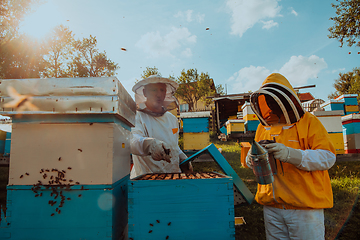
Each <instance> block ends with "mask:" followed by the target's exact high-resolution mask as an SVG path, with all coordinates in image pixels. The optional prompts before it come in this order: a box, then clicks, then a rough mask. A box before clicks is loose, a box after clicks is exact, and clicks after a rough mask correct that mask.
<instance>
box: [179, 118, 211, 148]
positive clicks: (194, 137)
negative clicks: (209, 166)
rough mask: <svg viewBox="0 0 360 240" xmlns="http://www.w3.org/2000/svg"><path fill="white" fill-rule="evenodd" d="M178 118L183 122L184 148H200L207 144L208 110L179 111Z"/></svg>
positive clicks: (208, 138)
mask: <svg viewBox="0 0 360 240" xmlns="http://www.w3.org/2000/svg"><path fill="white" fill-rule="evenodd" d="M180 118H181V120H182V122H183V140H184V150H186V151H193V150H200V149H203V148H204V147H206V146H207V145H209V142H210V132H209V118H210V112H209V111H206V112H186V113H180Z"/></svg>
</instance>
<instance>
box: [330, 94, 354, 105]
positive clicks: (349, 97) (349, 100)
mask: <svg viewBox="0 0 360 240" xmlns="http://www.w3.org/2000/svg"><path fill="white" fill-rule="evenodd" d="M357 96H358V95H357V94H344V95H341V96H339V97H337V98H335V100H343V101H344V104H345V106H351V105H357V104H358V102H357Z"/></svg>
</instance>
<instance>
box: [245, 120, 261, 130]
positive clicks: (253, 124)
mask: <svg viewBox="0 0 360 240" xmlns="http://www.w3.org/2000/svg"><path fill="white" fill-rule="evenodd" d="M259 123H260V121H259V120H250V121H246V122H245V132H255V131H256V129H257V127H258V125H259Z"/></svg>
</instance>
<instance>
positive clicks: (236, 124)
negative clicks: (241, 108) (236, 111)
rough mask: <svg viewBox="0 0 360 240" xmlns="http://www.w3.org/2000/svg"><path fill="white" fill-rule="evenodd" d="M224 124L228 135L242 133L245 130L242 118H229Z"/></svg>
mask: <svg viewBox="0 0 360 240" xmlns="http://www.w3.org/2000/svg"><path fill="white" fill-rule="evenodd" d="M225 126H226V132H227V135H229V136H230V137H231V135H232V134H237V133H244V131H245V126H244V120H242V119H229V120H228V121H227V122H226V123H225Z"/></svg>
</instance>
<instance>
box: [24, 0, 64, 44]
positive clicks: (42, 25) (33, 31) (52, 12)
mask: <svg viewBox="0 0 360 240" xmlns="http://www.w3.org/2000/svg"><path fill="white" fill-rule="evenodd" d="M66 22H67V21H66V19H65V17H64V16H63V14H62V13H61V12H60V11H59V8H58V6H57V5H56V4H54V3H53V2H50V1H48V2H46V3H44V4H42V5H40V6H39V7H38V8H37V9H36V10H35V11H34V12H32V13H29V15H27V16H26V17H25V18H24V20H23V22H22V23H21V24H20V29H19V30H20V32H22V33H25V34H26V35H29V36H31V37H34V38H37V39H42V38H44V37H45V36H46V35H47V34H49V33H50V32H51V31H52V29H53V28H54V27H55V26H57V25H60V24H63V25H65V24H66Z"/></svg>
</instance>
